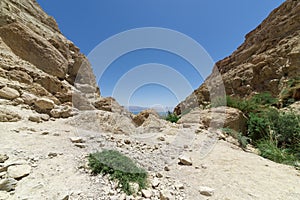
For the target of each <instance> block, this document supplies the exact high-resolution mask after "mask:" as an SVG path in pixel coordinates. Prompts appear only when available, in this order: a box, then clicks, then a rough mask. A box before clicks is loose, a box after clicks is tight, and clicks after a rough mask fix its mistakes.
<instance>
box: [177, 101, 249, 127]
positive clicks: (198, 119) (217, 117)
mask: <svg viewBox="0 0 300 200" xmlns="http://www.w3.org/2000/svg"><path fill="white" fill-rule="evenodd" d="M178 123H179V124H188V125H190V124H200V125H202V126H204V127H205V128H209V127H210V128H223V127H226V128H230V129H233V130H235V131H238V132H246V125H247V119H246V117H245V116H244V114H243V113H242V112H241V111H240V110H238V109H235V108H230V107H217V108H210V109H204V110H201V109H199V108H195V109H193V110H192V111H190V112H189V113H187V114H185V115H183V116H182V117H181V118H180V119H179V120H178Z"/></svg>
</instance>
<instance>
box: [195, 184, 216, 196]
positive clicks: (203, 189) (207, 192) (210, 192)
mask: <svg viewBox="0 0 300 200" xmlns="http://www.w3.org/2000/svg"><path fill="white" fill-rule="evenodd" d="M214 191H215V190H214V189H212V188H210V187H206V186H201V187H200V188H199V192H200V194H202V195H204V196H208V197H209V196H212V195H213V194H214Z"/></svg>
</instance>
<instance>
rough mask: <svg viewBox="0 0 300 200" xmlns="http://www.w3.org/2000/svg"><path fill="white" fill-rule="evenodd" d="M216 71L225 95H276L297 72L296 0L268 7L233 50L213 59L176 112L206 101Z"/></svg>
mask: <svg viewBox="0 0 300 200" xmlns="http://www.w3.org/2000/svg"><path fill="white" fill-rule="evenodd" d="M220 48H222V47H220ZM216 71H219V72H220V73H221V75H222V78H223V83H224V86H225V90H226V93H227V94H228V95H233V96H238V97H242V98H245V97H247V96H250V95H252V94H253V93H255V92H259V93H260V92H265V91H268V92H270V93H272V94H273V95H274V96H280V95H281V92H282V91H283V89H284V88H286V87H287V84H288V82H289V80H293V79H297V78H298V77H299V76H300V2H299V1H294V0H287V1H286V2H284V3H283V4H282V5H281V6H280V7H278V8H277V9H275V10H274V11H272V12H271V13H270V15H269V16H268V17H267V18H266V19H265V20H264V21H263V22H262V23H261V24H260V25H259V26H258V27H257V28H255V29H254V30H253V31H251V32H250V33H248V34H247V35H246V37H245V42H244V43H243V44H242V45H241V46H240V47H239V48H238V49H237V50H236V51H234V52H233V53H232V54H231V55H230V56H228V57H226V58H224V59H223V60H221V61H219V62H217V63H216V65H215V69H214V71H213V72H212V74H211V75H210V77H208V78H207V80H206V81H205V83H204V84H203V85H201V86H200V87H199V88H198V89H196V90H195V91H194V92H193V94H192V95H191V96H190V97H188V98H187V99H186V100H185V101H184V102H182V103H181V104H179V105H178V106H177V107H176V108H175V112H176V113H178V114H180V113H181V111H182V110H185V109H187V108H188V107H195V106H198V105H199V104H203V103H205V102H207V101H210V95H209V91H208V89H207V87H206V84H209V83H210V82H211V79H212V78H213V77H214V76H215V75H216ZM297 88H298V87H295V90H297ZM299 88H300V87H299ZM299 90H300V89H299ZM294 93H296V94H294ZM298 93H299V94H300V91H299V92H298ZM298 93H297V91H292V92H291V95H293V96H294V97H297V94H298ZM193 96H194V97H196V98H193ZM299 100H300V98H299Z"/></svg>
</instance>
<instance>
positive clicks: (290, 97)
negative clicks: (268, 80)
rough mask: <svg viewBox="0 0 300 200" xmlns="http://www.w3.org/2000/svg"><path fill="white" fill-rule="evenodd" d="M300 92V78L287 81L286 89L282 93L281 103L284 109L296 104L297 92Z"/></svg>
mask: <svg viewBox="0 0 300 200" xmlns="http://www.w3.org/2000/svg"><path fill="white" fill-rule="evenodd" d="M299 90H300V77H295V78H292V79H290V80H288V81H287V84H286V87H285V88H284V89H283V90H282V91H281V93H280V95H279V96H280V101H281V103H282V105H281V106H282V107H287V106H289V105H291V104H292V103H294V102H295V101H296V100H295V96H294V94H295V92H296V91H299Z"/></svg>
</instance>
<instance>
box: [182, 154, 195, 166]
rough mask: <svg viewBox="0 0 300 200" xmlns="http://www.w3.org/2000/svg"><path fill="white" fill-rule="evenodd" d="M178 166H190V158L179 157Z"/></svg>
mask: <svg viewBox="0 0 300 200" xmlns="http://www.w3.org/2000/svg"><path fill="white" fill-rule="evenodd" d="M178 159H179V164H181V165H192V164H193V163H192V160H191V158H190V157H188V156H185V155H181V156H180V157H179V158H178Z"/></svg>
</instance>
